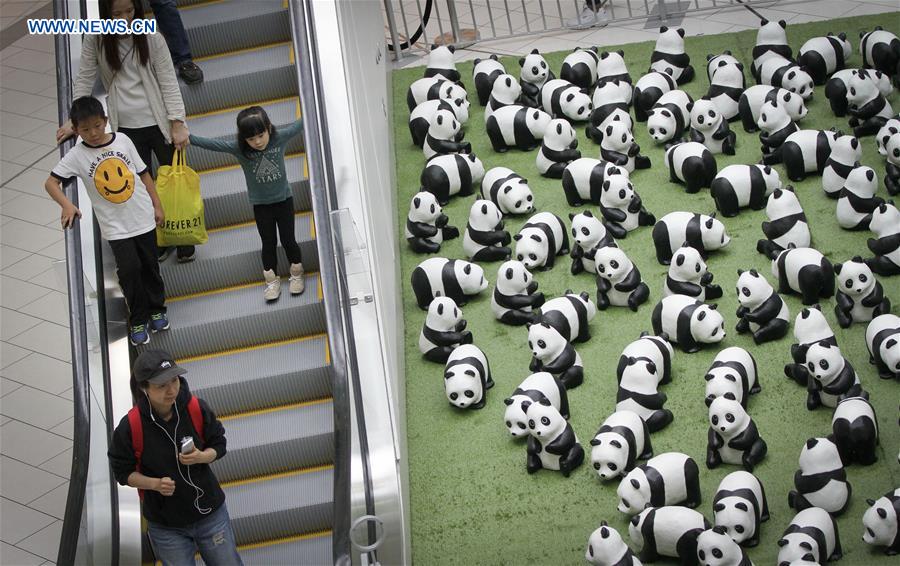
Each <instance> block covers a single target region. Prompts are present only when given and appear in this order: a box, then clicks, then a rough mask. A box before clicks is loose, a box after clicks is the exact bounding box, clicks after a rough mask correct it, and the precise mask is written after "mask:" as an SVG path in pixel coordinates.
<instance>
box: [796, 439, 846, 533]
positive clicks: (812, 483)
mask: <svg viewBox="0 0 900 566" xmlns="http://www.w3.org/2000/svg"><path fill="white" fill-rule="evenodd" d="M850 494H851V488H850V482H848V481H847V471H846V470H844V465H843V464H842V463H841V457H840V455H839V454H838V449H837V446H835V444H834V442H832V441H831V440H830V439H828V438H810V439H809V440H807V441H806V444H804V445H803V449H802V450H801V451H800V469H799V470H797V472H796V473H795V474H794V489H793V490H791V491H790V492H789V493H788V505H790V507H791V508H792V509H794V510H795V511H803V510H804V509H809V508H810V507H818V508H820V509H824V510H825V511H828V513H829V514H831V516H833V517H837V516H838V515H841V514H842V513H843V512H844V511H846V509H847V505H849V504H850Z"/></svg>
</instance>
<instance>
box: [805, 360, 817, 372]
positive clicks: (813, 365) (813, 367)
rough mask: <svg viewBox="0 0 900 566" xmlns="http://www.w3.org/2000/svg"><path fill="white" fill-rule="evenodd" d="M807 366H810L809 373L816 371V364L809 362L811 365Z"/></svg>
mask: <svg viewBox="0 0 900 566" xmlns="http://www.w3.org/2000/svg"><path fill="white" fill-rule="evenodd" d="M806 365H808V366H809V371H816V364H814V363H812V362H809V363H808V364H806Z"/></svg>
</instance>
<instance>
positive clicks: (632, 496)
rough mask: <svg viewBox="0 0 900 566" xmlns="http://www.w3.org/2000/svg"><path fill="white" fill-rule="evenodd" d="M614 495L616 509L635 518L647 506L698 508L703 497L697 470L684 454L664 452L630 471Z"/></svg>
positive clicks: (691, 460)
mask: <svg viewBox="0 0 900 566" xmlns="http://www.w3.org/2000/svg"><path fill="white" fill-rule="evenodd" d="M616 495H617V496H618V498H619V505H618V509H619V511H621V512H622V513H625V514H626V515H637V514H638V513H640V512H641V511H642V510H643V509H644V508H645V507H647V506H648V505H649V506H652V507H662V506H664V505H684V506H685V507H688V508H690V509H693V508H694V507H697V506H698V505H700V500H701V497H702V494H701V492H700V468H699V467H698V466H697V462H695V461H694V459H693V458H691V457H690V456H688V455H687V454H682V453H681V452H666V453H664V454H660V455H658V456H654V457H653V458H650V460H648V461H647V463H646V464H643V465H641V466H638V467H636V468H634V469H632V470H630V471H629V472H628V474H627V475H626V476H625V477H624V478H622V480H621V481H620V482H619V487H618V488H617V489H616Z"/></svg>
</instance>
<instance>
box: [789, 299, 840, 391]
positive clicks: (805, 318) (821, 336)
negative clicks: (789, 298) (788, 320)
mask: <svg viewBox="0 0 900 566" xmlns="http://www.w3.org/2000/svg"><path fill="white" fill-rule="evenodd" d="M794 339H795V340H796V342H795V343H793V344H791V358H792V359H793V363H791V364H787V365H785V366H784V375H786V376H787V377H789V378H791V379H793V380H794V381H796V382H797V383H798V384H800V385H802V386H804V387H806V386H807V383H808V378H809V372H808V371H807V369H806V352H807V351H808V350H809V347H810V346H812V345H813V344H818V343H822V344H829V345H831V346H837V340H836V339H835V337H834V332H833V331H832V330H831V327H830V326H829V325H828V321H827V320H826V319H825V315H824V314H822V309H821V307H819V305H814V306H812V307H809V308H805V309H803V310H801V311H800V313H799V314H798V315H797V317H796V318H795V319H794Z"/></svg>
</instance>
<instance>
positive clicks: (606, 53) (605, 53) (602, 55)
mask: <svg viewBox="0 0 900 566" xmlns="http://www.w3.org/2000/svg"><path fill="white" fill-rule="evenodd" d="M607 57H609V51H604V52H603V53H601V54H600V58H601V59H606V58H607Z"/></svg>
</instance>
